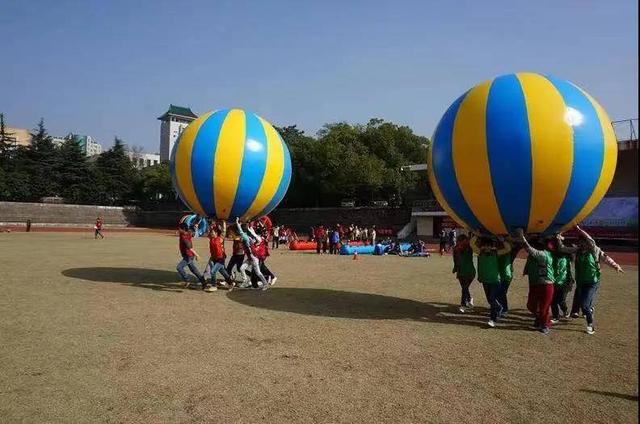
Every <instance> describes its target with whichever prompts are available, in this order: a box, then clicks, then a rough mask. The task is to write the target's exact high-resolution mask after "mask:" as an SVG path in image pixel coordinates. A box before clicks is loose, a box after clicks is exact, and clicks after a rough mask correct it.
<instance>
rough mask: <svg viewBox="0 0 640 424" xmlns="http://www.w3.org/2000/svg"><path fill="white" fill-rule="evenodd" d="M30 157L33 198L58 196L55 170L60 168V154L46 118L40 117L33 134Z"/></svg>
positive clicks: (28, 166) (29, 165)
mask: <svg viewBox="0 0 640 424" xmlns="http://www.w3.org/2000/svg"><path fill="white" fill-rule="evenodd" d="M28 157H29V159H30V160H29V161H28V163H27V172H28V173H29V174H30V176H31V183H32V187H31V191H32V193H31V194H32V196H33V200H39V199H40V198H42V197H50V196H58V195H59V185H58V178H57V177H58V176H57V174H56V172H55V171H56V169H57V168H58V160H59V156H58V152H57V151H56V148H55V145H54V144H53V138H52V137H51V136H50V135H49V133H48V132H47V130H46V128H45V126H44V119H40V122H38V126H37V128H36V129H35V130H34V132H33V133H32V134H31V146H29V155H28Z"/></svg>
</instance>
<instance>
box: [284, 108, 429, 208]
mask: <svg viewBox="0 0 640 424" xmlns="http://www.w3.org/2000/svg"><path fill="white" fill-rule="evenodd" d="M277 129H278V132H280V134H281V136H282V138H283V139H284V140H285V142H286V143H287V145H288V146H289V150H290V152H291V161H292V167H293V175H292V181H291V185H290V187H289V191H288V193H287V196H286V197H285V200H284V203H283V205H287V206H289V207H294V206H301V207H302V206H336V205H339V203H340V201H341V200H342V199H354V200H356V202H357V203H359V204H369V203H370V202H371V201H372V200H387V201H390V203H394V202H395V203H398V202H400V201H401V200H402V199H403V198H404V197H405V196H406V195H411V194H414V193H416V192H418V191H423V192H424V193H428V191H425V190H427V188H426V187H427V184H426V183H427V181H426V175H420V174H418V173H415V172H403V171H400V167H401V166H402V165H408V164H415V163H424V162H425V161H426V151H427V149H426V147H427V146H428V144H429V140H428V139H427V138H426V137H421V136H418V135H415V134H414V133H413V131H411V129H410V128H409V127H406V126H398V125H395V124H393V123H390V122H385V121H384V120H382V119H372V120H370V121H369V123H368V124H367V125H350V124H347V123H344V122H341V123H335V124H328V125H325V126H324V127H322V129H321V130H320V131H318V134H317V138H313V137H309V136H306V135H305V134H304V132H303V131H301V130H299V129H297V128H296V127H295V126H289V127H283V128H277Z"/></svg>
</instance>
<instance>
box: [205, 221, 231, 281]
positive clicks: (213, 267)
mask: <svg viewBox="0 0 640 424" xmlns="http://www.w3.org/2000/svg"><path fill="white" fill-rule="evenodd" d="M209 253H210V254H211V257H210V258H209V262H208V263H207V267H206V268H205V269H204V273H203V276H204V278H205V279H206V278H207V276H208V275H210V276H211V277H210V278H211V280H210V283H209V284H207V285H206V286H205V288H204V290H205V291H208V292H213V291H216V290H217V288H216V274H217V273H218V272H219V273H220V274H222V277H223V278H224V280H225V282H226V284H227V285H228V287H229V290H232V289H233V286H234V284H233V282H232V281H231V276H230V275H229V273H228V272H227V270H226V268H225V267H224V261H225V259H226V258H227V254H226V253H225V251H224V238H223V237H222V229H221V228H219V227H217V226H212V227H211V229H210V230H209Z"/></svg>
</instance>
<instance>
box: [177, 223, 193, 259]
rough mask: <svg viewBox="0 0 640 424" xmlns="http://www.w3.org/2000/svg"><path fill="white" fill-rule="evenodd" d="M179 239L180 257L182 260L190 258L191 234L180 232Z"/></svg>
mask: <svg viewBox="0 0 640 424" xmlns="http://www.w3.org/2000/svg"><path fill="white" fill-rule="evenodd" d="M179 238H180V242H179V249H180V254H181V255H182V257H183V258H192V257H193V251H192V250H191V248H192V247H193V242H192V236H191V233H190V232H188V231H182V230H180V234H179Z"/></svg>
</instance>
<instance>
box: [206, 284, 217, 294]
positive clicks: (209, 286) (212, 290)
mask: <svg viewBox="0 0 640 424" xmlns="http://www.w3.org/2000/svg"><path fill="white" fill-rule="evenodd" d="M203 290H204V291H206V292H209V293H211V292H214V291H217V290H218V288H217V287H216V286H212V285H211V284H207V285H206V286H204V289H203Z"/></svg>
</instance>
